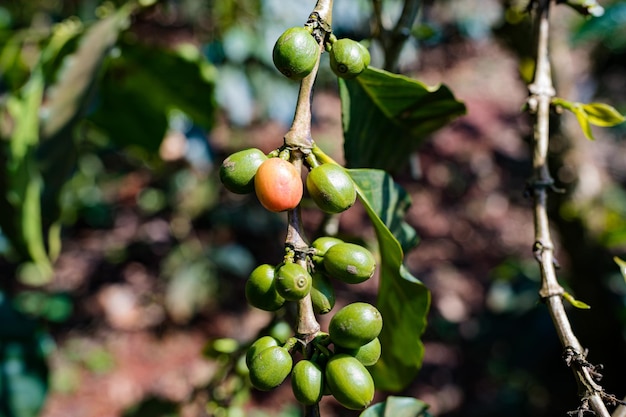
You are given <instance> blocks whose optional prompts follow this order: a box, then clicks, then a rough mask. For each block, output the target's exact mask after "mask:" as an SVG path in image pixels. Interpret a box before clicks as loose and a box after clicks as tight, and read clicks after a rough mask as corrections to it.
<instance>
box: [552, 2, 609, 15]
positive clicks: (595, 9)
mask: <svg viewBox="0 0 626 417" xmlns="http://www.w3.org/2000/svg"><path fill="white" fill-rule="evenodd" d="M557 3H565V4H566V5H568V6H569V7H571V8H572V9H574V10H576V11H577V12H578V13H580V14H581V15H583V16H594V17H599V16H602V15H603V14H604V7H602V6H601V5H600V4H599V3H598V2H597V1H596V0H559V1H558V2H557Z"/></svg>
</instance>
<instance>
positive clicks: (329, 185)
mask: <svg viewBox="0 0 626 417" xmlns="http://www.w3.org/2000/svg"><path fill="white" fill-rule="evenodd" d="M306 188H307V190H308V191H309V195H310V196H311V198H312V199H313V201H315V204H317V206H318V207H319V208H320V209H322V210H323V211H325V212H326V213H341V212H342V211H345V210H347V209H349V208H350V207H352V205H353V204H354V202H355V201H356V188H355V187H354V182H353V181H352V178H350V175H348V173H347V172H346V170H345V169H343V168H342V167H340V166H339V165H335V164H322V165H318V166H316V167H315V168H313V169H312V170H311V171H310V172H309V175H307V177H306Z"/></svg>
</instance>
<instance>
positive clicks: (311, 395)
mask: <svg viewBox="0 0 626 417" xmlns="http://www.w3.org/2000/svg"><path fill="white" fill-rule="evenodd" d="M291 389H292V391H293V395H294V396H295V397H296V400H298V401H299V402H300V403H301V404H304V405H313V404H315V403H318V402H319V401H320V400H321V399H322V395H323V394H324V374H323V372H322V369H321V368H320V366H319V365H318V364H316V363H314V362H311V361H308V360H301V361H300V362H298V363H296V365H295V366H294V367H293V370H292V371H291Z"/></svg>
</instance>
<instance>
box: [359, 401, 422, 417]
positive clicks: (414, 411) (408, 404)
mask: <svg viewBox="0 0 626 417" xmlns="http://www.w3.org/2000/svg"><path fill="white" fill-rule="evenodd" d="M427 409H428V404H426V403H425V402H423V401H421V400H418V399H416V398H412V397H395V396H389V397H387V399H386V400H385V401H383V402H380V403H377V404H374V405H372V406H371V407H368V408H367V409H366V410H365V411H363V412H362V413H361V414H360V416H359V417H431V414H430V413H428V411H427Z"/></svg>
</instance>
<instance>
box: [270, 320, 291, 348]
mask: <svg viewBox="0 0 626 417" xmlns="http://www.w3.org/2000/svg"><path fill="white" fill-rule="evenodd" d="M268 333H269V335H270V336H272V337H273V338H274V339H276V340H278V342H279V343H285V342H286V341H287V339H289V338H290V337H291V336H292V335H293V332H292V330H291V326H290V325H289V323H287V322H286V321H282V320H281V321H279V322H277V323H276V324H274V325H273V326H272V328H271V329H270V331H269V332H268Z"/></svg>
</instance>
